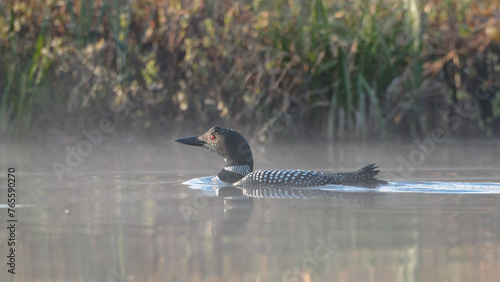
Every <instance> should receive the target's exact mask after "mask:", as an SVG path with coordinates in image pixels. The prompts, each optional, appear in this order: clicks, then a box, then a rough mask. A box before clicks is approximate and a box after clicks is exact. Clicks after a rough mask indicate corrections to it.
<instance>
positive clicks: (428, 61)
mask: <svg viewBox="0 0 500 282" xmlns="http://www.w3.org/2000/svg"><path fill="white" fill-rule="evenodd" d="M499 43H500V2H498V1H497V0H479V1H472V0H445V1H441V0H426V1H416V0H403V1H394V0H374V1H361V0H342V1H326V0H323V1H322V0H312V1H304V0H288V1H275V0H272V1H264V0H253V1H251V0H249V1H234V0H233V1H230V0H164V1H161V0H145V1H132V0H130V1H123V0H108V1H99V0H88V1H82V0H72V1H70V0H59V1H56V0H42V1H40V0H37V1H35V0H23V1H14V0H5V1H2V2H0V132H1V134H2V135H3V136H14V137H15V136H17V137H19V136H23V137H25V136H31V137H39V136H56V137H57V136H60V137H62V136H76V135H79V134H80V131H81V130H82V129H83V128H87V129H89V128H98V122H99V120H100V119H102V118H104V117H107V118H111V119H112V120H113V122H114V124H115V126H117V127H118V128H123V129H126V130H129V131H132V132H144V131H164V130H165V129H168V128H175V127H179V126H186V125H193V124H197V125H203V126H210V125H213V124H216V123H218V124H222V125H226V126H230V127H235V128H239V129H240V130H244V131H245V130H246V131H247V133H248V132H252V133H253V134H256V135H258V136H261V138H262V139H265V138H266V132H269V131H270V129H273V131H274V132H278V131H279V132H281V134H282V135H283V136H298V135H301V134H300V133H315V135H316V136H317V134H320V135H321V136H323V137H324V138H328V139H333V138H359V139H361V138H367V137H382V138H385V137H415V136H421V135H423V134H426V133H429V132H431V131H432V130H434V129H435V128H438V127H439V128H443V129H445V130H447V131H448V132H451V133H452V134H453V135H456V136H486V137H488V136H494V135H496V136H498V132H499V129H500V44H499ZM278 129H279V130H278Z"/></svg>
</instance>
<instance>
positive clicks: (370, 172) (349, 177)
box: [331, 164, 388, 188]
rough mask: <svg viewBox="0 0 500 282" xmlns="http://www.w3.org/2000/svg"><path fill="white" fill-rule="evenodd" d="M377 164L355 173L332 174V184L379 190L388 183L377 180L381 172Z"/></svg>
mask: <svg viewBox="0 0 500 282" xmlns="http://www.w3.org/2000/svg"><path fill="white" fill-rule="evenodd" d="M377 168H378V166H377V165H375V164H369V165H366V166H364V167H362V168H360V169H358V170H357V171H355V172H347V173H335V174H331V176H332V178H333V179H332V184H341V185H349V186H359V187H365V188H377V187H378V186H379V185H386V184H388V183H387V181H384V180H380V179H377V177H376V176H377V174H378V173H379V172H380V171H379V170H378V169H377Z"/></svg>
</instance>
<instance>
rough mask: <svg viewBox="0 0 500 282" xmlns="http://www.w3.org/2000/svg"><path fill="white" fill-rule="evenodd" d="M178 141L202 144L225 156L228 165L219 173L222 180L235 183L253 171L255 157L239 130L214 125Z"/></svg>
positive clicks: (195, 144)
mask: <svg viewBox="0 0 500 282" xmlns="http://www.w3.org/2000/svg"><path fill="white" fill-rule="evenodd" d="M174 141H176V142H179V143H182V144H186V145H192V146H200V147H205V148H207V149H209V150H210V151H212V152H214V153H217V154H219V155H221V156H223V157H224V160H225V161H226V166H225V167H224V169H222V170H221V171H220V172H219V174H218V175H217V176H218V177H219V179H220V180H222V181H225V182H229V183H234V182H237V181H238V180H240V179H242V178H243V177H244V176H245V175H247V174H249V173H250V172H252V171H253V157H252V151H251V150H250V146H249V145H248V142H247V140H245V138H244V137H243V136H242V135H241V134H239V133H238V132H236V131H234V130H232V129H228V128H222V127H217V126H214V127H212V128H210V129H209V130H208V131H207V132H205V133H204V134H202V135H200V136H191V137H184V138H179V139H176V140H174Z"/></svg>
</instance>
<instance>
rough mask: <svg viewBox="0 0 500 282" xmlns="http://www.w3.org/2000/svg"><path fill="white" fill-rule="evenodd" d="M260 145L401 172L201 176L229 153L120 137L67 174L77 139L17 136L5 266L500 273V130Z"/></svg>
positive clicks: (125, 271)
mask: <svg viewBox="0 0 500 282" xmlns="http://www.w3.org/2000/svg"><path fill="white" fill-rule="evenodd" d="M252 148H253V150H254V158H255V164H256V169H260V168H290V169H297V168H302V169H311V170H320V171H332V170H333V168H335V170H339V171H340V170H342V171H348V170H354V169H357V168H358V167H360V166H362V165H364V164H368V163H372V162H377V163H378V164H379V165H380V168H381V170H382V172H383V173H382V175H381V178H383V179H386V180H390V181H391V184H390V185H388V186H384V187H381V188H379V189H375V190H370V189H361V188H353V187H342V186H328V187H321V188H319V189H307V190H300V189H299V190H297V189H295V190H289V191H283V190H270V189H268V190H265V189H261V190H253V191H252V190H250V191H249V190H241V189H235V188H231V187H222V186H220V185H213V184H211V183H209V182H208V181H207V179H206V178H205V179H204V178H201V177H205V176H211V175H215V174H216V173H217V172H218V170H219V169H220V168H221V166H222V160H221V159H220V158H219V157H218V156H216V155H215V154H212V153H210V152H208V151H205V150H202V149H200V148H189V147H186V146H182V145H179V144H174V143H171V142H159V143H153V142H150V143H131V144H123V143H117V142H112V141H108V142H107V143H106V142H105V143H103V144H102V145H99V146H95V147H94V148H93V149H92V152H91V153H90V154H89V155H88V156H85V157H83V158H82V161H81V163H80V164H78V165H77V166H75V167H72V171H71V172H67V173H64V174H63V175H62V179H61V180H62V181H61V182H60V181H59V180H58V178H57V177H56V176H55V174H54V170H53V167H52V165H51V164H52V163H53V162H54V161H56V162H59V163H61V164H65V157H66V152H65V150H64V146H62V147H61V148H59V147H56V146H54V147H51V148H43V149H41V148H37V147H32V146H24V145H18V144H9V146H7V145H5V144H4V145H1V146H0V156H1V160H0V161H1V163H0V164H1V165H2V166H1V169H0V172H1V178H0V184H1V186H0V187H1V188H0V222H1V225H2V226H4V225H6V224H7V209H6V205H7V200H6V199H7V191H6V189H5V187H6V185H7V179H6V171H7V168H8V167H15V169H16V177H17V179H18V182H17V190H16V191H17V194H16V202H17V204H18V205H19V206H17V207H16V216H17V219H18V222H17V223H16V224H17V225H16V227H17V228H16V233H15V234H16V240H17V245H16V247H17V248H16V252H15V255H16V274H15V275H11V274H9V273H7V269H8V266H7V265H6V263H7V258H6V256H7V255H9V254H8V248H7V243H8V241H7V239H8V236H9V233H8V231H7V229H6V228H2V229H1V231H0V246H1V247H0V257H3V259H2V260H3V262H1V263H0V280H1V281H499V280H500V279H499V278H498V277H500V195H499V194H498V193H499V192H500V184H498V183H500V173H499V172H500V162H498V160H499V157H500V150H499V149H500V147H499V144H498V143H495V142H484V141H480V142H479V141H478V142H472V143H467V144H439V145H438V146H436V147H435V148H434V150H433V151H432V152H431V153H430V154H428V155H427V154H423V153H422V154H420V155H419V156H420V157H422V156H423V158H421V159H417V158H416V157H417V155H418V152H417V153H413V154H412V152H416V151H418V150H419V149H418V148H417V147H416V145H415V144H406V145H398V144H383V143H377V144H375V145H370V146H368V145H363V144H335V146H333V145H331V144H330V145H327V144H321V143H320V144H312V145H311V144H308V145H306V144H304V143H300V144H290V145H285V146H281V147H274V146H272V145H259V144H254V145H253V146H252ZM291 152H292V153H291ZM411 156H413V164H412V159H411ZM417 161H418V162H417ZM408 164H410V166H408ZM193 179H194V180H193ZM190 180H191V182H189V183H188V184H182V183H183V182H185V181H190Z"/></svg>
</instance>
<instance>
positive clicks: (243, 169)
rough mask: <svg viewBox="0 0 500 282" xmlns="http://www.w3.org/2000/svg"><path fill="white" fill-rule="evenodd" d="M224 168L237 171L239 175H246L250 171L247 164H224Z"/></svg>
mask: <svg viewBox="0 0 500 282" xmlns="http://www.w3.org/2000/svg"><path fill="white" fill-rule="evenodd" d="M224 170H226V171H230V172H234V173H238V174H241V175H247V174H249V173H250V166H248V165H233V166H226V167H224Z"/></svg>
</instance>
